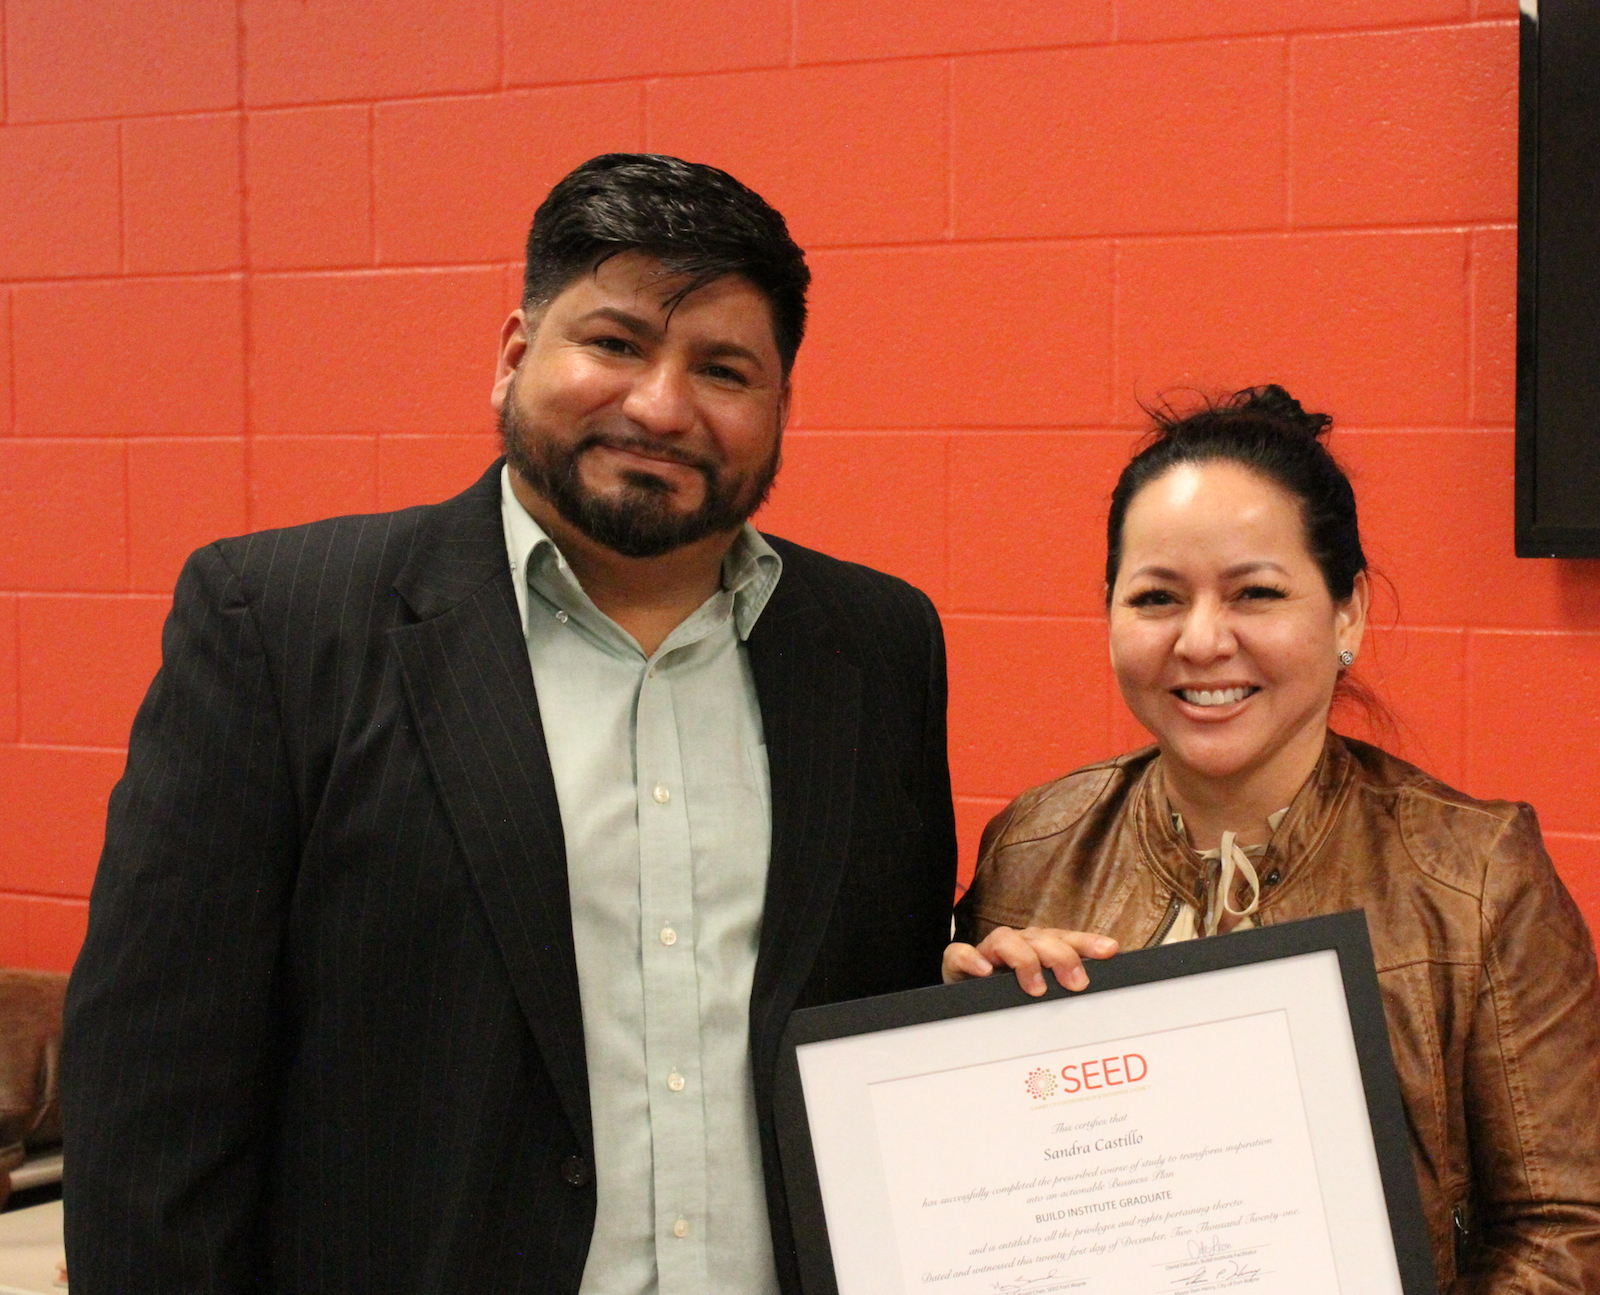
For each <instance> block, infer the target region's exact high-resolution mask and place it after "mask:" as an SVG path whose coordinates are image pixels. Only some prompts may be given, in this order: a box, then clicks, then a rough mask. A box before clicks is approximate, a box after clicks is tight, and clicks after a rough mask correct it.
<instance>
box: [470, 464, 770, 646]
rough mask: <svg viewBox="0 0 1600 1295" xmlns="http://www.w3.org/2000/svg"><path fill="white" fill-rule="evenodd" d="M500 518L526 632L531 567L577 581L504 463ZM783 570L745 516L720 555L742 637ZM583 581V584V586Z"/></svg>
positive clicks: (767, 545) (759, 533)
mask: <svg viewBox="0 0 1600 1295" xmlns="http://www.w3.org/2000/svg"><path fill="white" fill-rule="evenodd" d="M500 521H501V525H502V528H503V529H504V532H505V539H506V559H507V561H509V562H510V564H511V583H512V584H513V585H515V586H516V590H517V613H518V615H520V616H521V618H522V632H523V635H524V636H526V635H527V632H528V572H529V571H531V570H533V568H534V564H535V563H538V562H550V563H553V564H554V565H555V566H556V567H557V568H558V569H559V571H560V572H561V575H562V576H563V577H564V578H565V579H566V580H569V581H571V582H572V583H573V584H574V585H576V584H577V583H578V582H577V579H576V577H574V576H573V575H572V572H571V571H570V570H569V569H568V567H567V562H566V559H565V558H564V557H562V556H561V550H560V549H559V548H557V547H556V543H555V541H554V540H552V539H551V538H550V536H549V535H548V534H546V532H545V529H544V527H542V526H540V525H539V523H538V522H536V521H535V520H534V519H533V515H532V514H531V513H529V512H528V510H527V509H526V508H524V507H523V506H522V501H521V500H520V499H518V498H517V496H516V493H515V492H514V491H513V490H512V489H511V468H510V466H509V465H502V467H501V468H500ZM781 575H783V559H782V558H781V557H779V556H778V554H777V552H776V550H774V549H773V547H772V545H770V544H768V543H767V541H766V540H765V538H763V536H762V535H761V532H760V531H758V530H756V528H755V527H754V526H752V525H750V523H749V522H746V523H745V524H744V526H743V527H742V528H741V529H740V531H739V533H738V535H736V536H735V537H734V540H733V546H732V547H731V548H730V549H729V550H728V552H727V554H726V556H724V557H723V559H722V587H723V588H724V589H726V590H727V591H728V592H729V593H731V594H732V595H733V626H734V629H735V630H736V631H737V632H738V635H739V637H740V639H748V638H749V637H750V631H751V630H753V629H754V628H755V625H756V621H757V620H758V619H760V616H761V613H762V611H763V609H765V607H766V605H767V602H768V600H769V599H771V597H772V591H773V590H774V589H776V588H777V587H778V578H779V577H780V576H781ZM580 587H581V586H580Z"/></svg>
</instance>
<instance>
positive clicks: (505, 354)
mask: <svg viewBox="0 0 1600 1295" xmlns="http://www.w3.org/2000/svg"><path fill="white" fill-rule="evenodd" d="M532 333H533V328H532V326H530V325H529V323H528V316H527V314H526V313H525V312H524V311H523V309H522V307H521V306H518V307H517V308H516V309H515V310H513V311H512V312H511V313H510V314H509V315H507V316H506V322H505V323H504V324H502V325H501V326H500V354H499V355H498V356H497V357H496V358H495V365H494V386H493V387H491V388H490V389H489V407H490V408H491V409H493V410H494V412H495V414H496V415H497V416H498V415H499V413H500V410H501V409H502V408H503V407H504V406H505V403H506V396H507V395H509V394H510V391H511V381H512V379H513V378H515V377H516V376H517V365H519V364H521V363H522V357H523V355H525V354H526V353H527V350H528V339H529V337H530V336H531V335H532Z"/></svg>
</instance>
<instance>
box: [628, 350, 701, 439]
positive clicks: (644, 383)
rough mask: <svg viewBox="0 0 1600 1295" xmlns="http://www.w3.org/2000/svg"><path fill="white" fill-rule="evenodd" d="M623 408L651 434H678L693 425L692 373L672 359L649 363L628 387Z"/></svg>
mask: <svg viewBox="0 0 1600 1295" xmlns="http://www.w3.org/2000/svg"><path fill="white" fill-rule="evenodd" d="M622 412H623V413H624V414H625V415H626V416H627V417H628V418H629V419H631V420H632V421H633V422H634V423H636V424H638V426H639V427H641V428H643V429H644V430H645V431H646V432H649V433H650V434H651V435H652V436H676V435H679V434H681V433H683V432H686V431H688V430H689V429H690V428H691V427H692V426H693V425H694V418H695V414H694V402H693V400H692V399H691V398H690V389H689V374H687V373H686V372H684V370H683V369H682V368H681V367H680V366H678V365H676V364H672V363H656V364H652V365H649V366H648V367H647V368H645V369H644V370H643V371H642V372H641V373H640V374H639V375H638V378H637V380H636V381H635V382H634V383H633V385H632V386H631V387H630V388H629V389H628V394H627V396H626V397H625V398H624V399H623V402H622Z"/></svg>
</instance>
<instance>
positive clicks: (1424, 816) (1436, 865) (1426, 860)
mask: <svg viewBox="0 0 1600 1295" xmlns="http://www.w3.org/2000/svg"><path fill="white" fill-rule="evenodd" d="M1341 741H1342V742H1343V743H1344V746H1345V748H1346V749H1347V750H1348V751H1349V753H1350V756H1351V757H1352V759H1353V760H1354V761H1355V763H1356V765H1357V766H1358V767H1359V770H1360V772H1359V778H1360V784H1361V790H1362V792H1363V801H1364V802H1365V803H1366V805H1367V807H1368V813H1369V814H1381V815H1383V816H1385V817H1387V818H1389V819H1391V820H1392V823H1393V828H1394V830H1395V831H1396V832H1397V833H1398V835H1399V837H1400V839H1401V841H1402V842H1403V844H1404V846H1405V848H1406V852H1407V854H1409V855H1410V856H1411V858H1412V860H1413V862H1414V863H1415V864H1416V866H1417V867H1418V868H1419V869H1420V870H1422V871H1423V872H1424V873H1427V874H1429V875H1430V876H1433V877H1435V878H1436V879H1437V880H1439V881H1443V882H1445V883H1446V884H1450V885H1455V886H1459V887H1462V888H1464V889H1467V890H1471V891H1474V892H1478V893H1481V892H1482V890H1483V889H1484V887H1485V886H1486V885H1487V884H1488V883H1489V881H1490V878H1489V876H1488V870H1489V867H1490V865H1491V864H1492V863H1493V862H1495V861H1496V860H1502V861H1505V862H1508V863H1538V864H1543V863H1546V862H1547V859H1546V856H1545V853H1544V846H1543V841H1542V839H1541V837H1540V834H1539V822H1538V817H1537V815H1536V814H1535V813H1534V811H1533V807H1532V806H1531V805H1528V804H1525V803H1523V802H1522V801H1515V800H1498V799H1484V798H1482V797H1478V796H1470V795H1468V794H1467V793H1466V792H1464V791H1461V790H1459V789H1457V788H1455V787H1452V786H1450V784H1449V783H1447V782H1445V781H1444V780H1443V779H1441V778H1437V777H1435V776H1434V775H1432V774H1430V773H1428V772H1426V771H1425V770H1423V769H1419V768H1418V767H1417V766H1416V765H1414V764H1411V763H1409V762H1408V761H1405V760H1402V759H1401V758H1400V757H1399V756H1396V755H1391V754H1390V753H1389V752H1387V751H1384V750H1382V749H1381V748H1379V747H1375V746H1372V745H1370V744H1369V743H1366V742H1361V741H1357V740H1356V739H1354V738H1341Z"/></svg>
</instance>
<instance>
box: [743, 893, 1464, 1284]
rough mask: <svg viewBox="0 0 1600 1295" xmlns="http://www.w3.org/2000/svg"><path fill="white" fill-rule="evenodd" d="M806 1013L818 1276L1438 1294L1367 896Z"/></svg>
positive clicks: (790, 1134) (803, 1053)
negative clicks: (1066, 967) (1315, 911)
mask: <svg viewBox="0 0 1600 1295" xmlns="http://www.w3.org/2000/svg"><path fill="white" fill-rule="evenodd" d="M1089 970H1090V977H1091V983H1090V986H1089V988H1088V989H1086V990H1084V991H1083V992H1081V993H1075V994H1074V993H1068V992H1067V991H1065V990H1062V989H1060V988H1059V987H1057V986H1056V985H1055V982H1054V980H1053V978H1052V979H1051V980H1050V985H1051V988H1050V990H1049V991H1048V992H1047V994H1046V995H1045V997H1044V998H1040V999H1034V998H1029V997H1028V996H1027V995H1026V994H1024V993H1023V992H1022V991H1021V989H1019V988H1018V986H1017V983H1016V979H1015V977H1013V976H1010V975H1006V974H996V975H995V976H993V977H989V978H987V979H983V980H970V981H965V982H963V983H961V984H957V985H946V986H941V987H936V988H931V989H919V990H913V991H910V992H909V993H903V994H891V995H887V996H885V997H882V998H869V999H862V1000H860V1001H857V1002H852V1003H839V1004H835V1005H833V1006H829V1007H818V1008H809V1009H805V1010H803V1011H798V1012H796V1013H795V1014H794V1016H793V1018H792V1019H791V1021H790V1024H789V1028H788V1031H787V1033H786V1034H785V1036H784V1043H783V1048H782V1051H781V1053H780V1057H779V1070H778V1082H777V1088H776V1093H775V1105H776V1113H777V1119H778V1136H779V1145H780V1149H781V1154H782V1160H783V1172H784V1178H785V1181H786V1184H787V1187H788V1193H789V1204H790V1211H791V1216H792V1218H793V1221H794V1229H795V1241H796V1246H797V1249H798V1257H799V1262H800V1269H801V1276H802V1281H803V1285H804V1288H805V1291H806V1292H807V1295H821V1293H823V1292H829V1293H831V1292H839V1293H840V1295H912V1292H917V1293H918V1295H1020V1293H1024V1292H1025V1293H1026V1295H1046V1293H1047V1292H1057V1291H1073V1292H1083V1293H1084V1295H1157V1293H1158V1292H1168V1291H1229V1290H1241V1291H1250V1292H1253V1293H1255V1295H1278V1293H1281V1295H1336V1293H1338V1292H1342V1293H1343V1295H1434V1292H1435V1291H1437V1289H1438V1288H1437V1286H1436V1284H1435V1282H1434V1275H1433V1262H1432V1257H1431V1254H1430V1251H1429V1248H1428V1240H1427V1233H1426V1229H1425V1227H1424V1224H1423V1221H1422V1213H1421V1207H1420V1204H1419V1201H1418V1195H1417V1185H1416V1178H1415V1171H1414V1169H1413V1167H1412V1160H1411V1151H1410V1146H1409V1143H1408V1140H1407V1135H1406V1123H1405V1117H1404V1114H1403V1112H1402V1110H1401V1105H1400V1091H1399V1086H1398V1084H1397V1083H1396V1080H1395V1075H1394V1063H1393V1060H1392V1058H1391V1056H1390V1053H1389V1038H1388V1033H1387V1030H1386V1028H1385V1025H1384V1017H1383V1005H1382V1002H1381V1001H1380V999H1379V994H1378V981H1377V976H1376V973H1375V972H1374V970H1373V962H1372V949H1371V945H1370V943H1369V942H1368V939H1367V927H1366V918H1365V917H1364V916H1363V915H1362V914H1361V913H1341V914H1337V915H1335V916H1332V917H1319V918H1313V919H1311V920H1309V921H1304V922H1291V923H1286V924H1284V925H1281V926H1271V927H1267V928H1265V929H1263V930H1258V931H1241V932H1238V933H1235V934H1232V935H1228V936H1226V937H1223V938H1214V939H1208V940H1192V941H1186V942H1184V943H1181V944H1172V945H1166V946H1164V947H1161V948H1156V949H1148V950H1141V951H1139V952H1135V953H1125V954H1120V955H1118V956H1117V957H1114V958H1112V959H1110V960H1108V961H1106V962H1095V963H1092V964H1090V968H1089Z"/></svg>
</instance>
